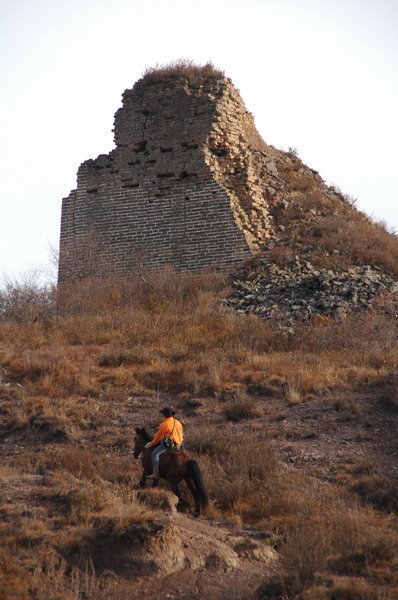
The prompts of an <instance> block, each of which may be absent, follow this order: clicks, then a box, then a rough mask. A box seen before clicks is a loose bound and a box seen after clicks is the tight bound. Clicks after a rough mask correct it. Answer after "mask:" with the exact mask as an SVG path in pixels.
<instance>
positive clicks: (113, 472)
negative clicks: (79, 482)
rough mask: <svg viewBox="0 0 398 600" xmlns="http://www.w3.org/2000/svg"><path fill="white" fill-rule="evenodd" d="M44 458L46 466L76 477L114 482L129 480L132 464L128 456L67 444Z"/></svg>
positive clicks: (127, 481) (126, 481)
mask: <svg viewBox="0 0 398 600" xmlns="http://www.w3.org/2000/svg"><path fill="white" fill-rule="evenodd" d="M46 460H47V465H48V466H47V468H51V470H53V471H59V470H62V471H66V472H69V473H71V474H72V475H74V476H75V477H77V478H78V479H85V480H88V481H95V480H97V479H98V478H100V479H103V480H106V481H110V482H114V483H129V482H131V476H132V472H131V470H132V465H131V461H130V460H129V459H128V457H123V456H119V455H118V454H117V453H110V454H107V453H105V452H104V451H103V450H102V449H99V448H91V447H90V448H88V447H87V448H80V447H77V446H68V447H66V448H63V449H62V450H55V451H54V452H53V454H52V455H50V456H49V457H47V459H46ZM44 467H45V465H43V468H44Z"/></svg>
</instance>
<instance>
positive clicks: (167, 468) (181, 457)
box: [134, 427, 209, 516]
mask: <svg viewBox="0 0 398 600" xmlns="http://www.w3.org/2000/svg"><path fill="white" fill-rule="evenodd" d="M152 439H153V435H152V434H151V433H149V432H148V431H147V430H146V429H145V427H142V428H140V427H137V429H136V436H135V445H134V458H139V457H140V456H141V462H142V466H143V468H144V470H143V473H142V477H141V481H140V486H141V487H145V482H146V478H147V477H148V475H150V474H151V473H152V460H151V453H152V451H153V449H154V447H152V448H145V444H146V443H147V442H150V441H151V440H152ZM159 476H160V477H161V478H162V479H166V481H168V483H169V484H170V487H171V489H172V491H173V492H174V494H175V495H176V496H177V497H178V498H179V499H180V497H181V496H180V490H179V488H178V485H179V483H181V481H182V480H184V481H185V482H186V484H187V486H188V488H189V490H190V492H191V494H192V496H193V498H194V500H195V515H196V516H199V515H200V513H201V510H202V509H203V508H205V507H206V506H207V505H208V503H209V497H208V495H207V491H206V487H205V484H204V481H203V477H202V473H201V472H200V469H199V465H198V463H197V462H196V460H192V459H190V458H189V457H188V456H187V454H186V453H185V452H184V450H167V451H166V452H163V454H161V455H160V463H159ZM157 484H158V480H156V479H155V480H154V482H153V487H155V486H156V485H157Z"/></svg>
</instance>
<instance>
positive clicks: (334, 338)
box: [0, 269, 398, 600]
mask: <svg viewBox="0 0 398 600" xmlns="http://www.w3.org/2000/svg"><path fill="white" fill-rule="evenodd" d="M146 280H147V281H148V283H149V285H148V283H145V282H144V281H143V280H141V279H139V278H137V280H134V281H126V280H117V279H109V280H108V281H106V282H104V281H101V280H99V279H88V280H87V281H83V282H81V283H80V284H75V285H71V286H67V287H63V288H62V289H61V290H59V292H58V294H57V297H53V296H52V300H51V302H50V303H49V304H47V301H46V302H45V303H44V304H43V306H42V307H41V310H40V311H39V312H38V313H36V314H35V317H34V319H33V320H32V319H31V318H29V319H24V318H22V316H23V314H22V313H23V311H24V308H23V306H22V307H21V305H20V304H19V301H15V302H14V303H13V300H12V296H9V298H8V299H7V302H8V303H9V304H8V306H9V307H10V310H9V311H8V310H7V311H6V312H3V313H2V314H1V315H0V366H1V371H0V375H1V380H0V397H1V404H0V417H1V424H0V426H1V433H2V435H3V436H4V438H5V439H8V438H11V439H15V440H17V441H16V443H20V442H21V441H22V443H23V444H26V447H25V448H24V450H23V452H19V451H16V452H15V453H11V454H10V455H9V456H8V455H7V457H6V461H5V466H4V468H6V470H5V471H4V472H3V474H4V477H3V479H6V478H7V477H9V476H11V475H9V473H11V474H12V473H13V472H14V471H15V473H16V475H18V474H20V475H21V474H22V475H23V476H24V477H28V476H29V477H30V478H31V481H32V482H33V483H32V485H34V487H33V488H32V490H33V491H32V494H31V495H30V496H29V495H28V496H27V497H25V496H24V495H23V494H22V492H21V490H20V489H19V488H18V490H17V492H18V493H17V492H15V497H16V498H19V500H18V502H15V505H14V504H12V503H11V502H10V503H8V505H6V506H3V507H2V509H1V510H2V511H3V512H2V515H3V516H4V517H5V521H4V523H2V524H1V525H0V534H2V536H1V539H2V542H1V544H2V552H1V558H0V566H1V569H0V582H1V585H2V586H3V588H2V589H7V590H13V592H12V593H13V594H14V595H12V594H11V593H9V594H8V596H7V595H5V594H6V593H5V592H3V591H2V592H0V598H1V597H3V598H4V599H6V598H7V600H9V598H18V599H19V600H22V599H23V600H25V599H26V600H27V599H28V598H29V593H30V591H29V590H32V589H33V590H35V594H36V596H34V597H37V598H43V600H44V599H46V600H47V598H48V599H49V598H51V595H50V596H49V595H48V594H47V596H46V593H47V592H46V591H45V590H46V589H47V588H46V582H47V584H48V582H50V583H51V585H53V587H54V590H56V593H57V596H54V597H59V598H60V600H61V599H63V598H64V599H65V600H66V599H67V598H72V599H76V598H81V597H84V595H83V594H86V597H88V598H90V594H91V597H98V598H100V597H101V594H103V596H102V597H103V598H106V595H105V592H104V591H103V589H106V585H105V582H103V581H101V578H100V577H99V576H98V575H97V574H96V573H95V572H94V571H92V570H91V571H90V567H89V562H86V563H85V564H87V565H88V569H89V570H88V571H87V573H86V575H84V573H85V571H84V568H83V567H82V565H83V563H84V561H88V557H89V556H90V552H91V550H90V549H92V548H93V547H95V545H96V544H97V541H98V537H96V535H97V533H98V531H99V535H100V538H101V542H104V540H105V543H106V544H108V546H107V547H108V548H109V547H111V546H112V544H113V543H114V541H115V540H116V541H117V540H119V539H120V536H123V532H124V531H125V528H126V527H128V526H129V525H128V524H129V523H130V524H131V523H138V524H139V523H141V522H142V520H144V521H145V522H146V521H149V520H150V519H151V518H152V517H151V514H150V511H149V512H148V510H147V509H146V507H145V506H140V505H139V504H136V502H135V498H134V491H133V490H132V482H133V481H138V480H139V476H140V466H139V464H137V463H132V461H131V457H129V455H128V452H129V450H130V449H131V444H132V438H131V431H130V429H129V426H130V425H131V423H130V422H128V423H127V421H126V419H127V416H128V415H130V414H131V412H133V413H134V410H135V408H134V406H136V405H134V402H135V401H137V402H138V404H137V406H138V407H139V409H140V411H141V410H142V409H143V408H144V407H145V399H146V398H147V397H148V396H149V397H150V398H152V400H153V398H154V397H155V396H156V394H162V393H163V392H164V393H165V394H167V396H166V397H168V398H170V396H171V395H172V396H171V398H172V399H173V401H174V400H175V401H176V402H179V403H180V406H181V410H184V408H183V407H184V406H185V405H186V406H187V414H189V415H190V416H189V420H190V423H189V424H188V425H187V430H188V431H189V436H187V439H188V442H187V444H188V449H189V450H190V452H191V453H192V454H193V455H194V456H196V457H197V458H198V461H199V463H200V467H201V470H202V471H203V474H204V478H205V481H206V484H207V486H208V488H209V494H210V498H211V506H210V509H209V517H210V518H211V519H213V520H224V519H226V520H229V521H230V522H232V523H234V524H235V525H242V524H244V525H245V526H250V527H251V528H253V531H256V532H258V534H259V535H263V536H264V539H265V540H267V541H266V543H269V544H271V545H272V546H274V547H275V548H277V549H278V555H279V556H280V561H281V569H282V570H281V573H280V574H279V575H278V578H277V579H276V580H275V581H273V582H272V585H273V586H274V588H273V589H274V590H277V591H276V592H275V594H279V595H274V597H279V598H293V597H295V596H296V597H303V598H304V597H307V598H311V594H313V596H312V597H313V598H315V597H316V595H314V594H315V592H314V590H317V591H316V593H318V594H319V597H320V598H322V597H325V598H333V597H336V598H345V597H346V598H348V597H350V596H349V595H348V594H349V593H351V592H352V590H355V589H356V590H359V589H363V590H365V592H364V593H368V595H369V597H371V598H373V597H374V598H375V599H376V600H381V599H382V598H393V596H391V594H390V592H391V589H393V586H395V585H397V584H398V581H397V578H396V574H395V573H396V558H395V554H394V552H395V549H396V547H397V530H396V523H395V520H394V518H393V517H390V516H386V515H385V514H383V513H382V512H378V511H376V510H375V507H378V508H380V509H382V510H383V511H385V510H395V504H394V499H393V498H392V497H391V493H394V490H393V488H392V487H391V486H390V487H389V488H387V486H385V487H384V488H383V490H382V491H383V494H384V492H385V494H384V495H383V494H379V495H377V493H376V489H375V486H377V485H378V484H379V483H380V481H379V480H377V479H376V478H375V476H374V475H375V474H374V473H363V474H362V475H361V477H357V479H356V480H355V481H351V483H352V486H351V488H352V489H351V490H350V485H348V484H346V483H347V482H346V481H340V482H339V486H338V487H335V486H332V485H331V484H320V483H317V482H315V481H314V480H313V479H312V478H310V477H309V476H308V475H306V474H305V473H303V472H296V471H294V470H290V469H287V468H286V467H285V466H284V465H283V464H282V463H281V462H280V460H279V458H278V452H277V449H276V448H275V446H274V445H273V443H272V441H271V440H270V439H268V438H267V435H266V434H265V433H264V432H262V430H261V428H259V427H258V423H257V421H258V420H259V419H260V418H261V411H260V410H259V403H260V399H261V402H263V406H264V403H265V402H266V399H267V398H269V397H278V398H280V399H282V400H284V401H285V402H286V409H287V410H288V408H289V405H297V404H298V403H301V402H306V400H307V399H308V398H309V397H310V396H311V395H319V396H322V395H324V394H325V393H326V392H328V391H331V390H340V391H344V390H345V391H346V392H347V391H353V390H358V389H362V388H363V386H364V385H366V386H369V385H372V386H374V387H373V388H372V389H375V386H379V387H380V390H381V391H380V406H385V410H391V415H393V414H394V412H393V411H394V410H395V406H396V401H395V398H396V382H395V383H394V381H395V380H394V378H393V376H392V374H393V373H394V372H395V371H396V369H397V358H396V357H397V355H398V354H397V336H396V318H395V313H394V311H392V310H391V311H389V310H386V309H385V308H383V310H381V309H380V310H379V307H376V308H374V309H373V310H371V311H368V312H367V313H362V314H361V313H360V314H358V315H353V316H350V317H347V318H346V319H343V320H340V321H339V320H332V319H318V320H316V321H314V322H313V323H311V324H310V325H308V326H304V325H300V326H297V327H296V329H295V333H294V336H292V335H290V334H289V335H287V334H284V333H283V332H281V331H280V330H279V329H277V328H275V327H273V326H270V325H269V324H267V323H266V322H265V321H262V320H260V319H258V318H256V317H253V316H250V317H243V316H241V315H238V314H235V313H233V312H232V311H230V310H228V309H226V308H224V307H222V306H221V304H220V297H221V296H222V295H223V294H225V293H227V281H226V280H225V278H224V277H222V276H221V275H219V274H217V273H212V272H207V273H203V274H201V275H192V274H177V273H175V272H174V271H173V270H170V269H168V270H164V271H162V272H158V273H148V275H147V277H146ZM11 308H12V310H11ZM19 311H22V313H21V315H20V314H19ZM137 398H138V400H137ZM196 399H198V402H197V404H195V402H196ZM189 402H190V403H191V404H189ZM184 403H186V404H184ZM195 406H196V407H203V409H204V410H205V409H207V408H208V412H207V413H206V412H205V414H208V415H210V416H209V417H208V420H207V422H206V420H205V419H204V424H203V425H198V426H196V424H195V419H196V417H195V414H196V413H195V408H194V409H193V410H192V413H190V412H189V411H190V407H195ZM326 408H327V407H326ZM351 416H352V415H351ZM352 418H355V415H353V416H352ZM129 424H130V425H129ZM7 469H8V470H7ZM35 482H36V483H35ZM10 485H11V484H10ZM383 485H384V483H383ZM343 488H344V489H345V490H348V491H344V492H343V491H342V489H343ZM13 493H14V492H13ZM24 493H25V492H24ZM18 494H19V496H18ZM21 494H22V495H21ZM35 503H36V504H35ZM37 503H39V505H40V507H41V508H40V514H41V517H40V518H39V517H38V514H39V513H37V514H36V513H35V514H32V515H31V517H29V515H28V512H29V510H31V508H29V505H33V506H35V505H37ZM40 503H41V504H40ZM126 505H127V507H130V508H131V511H129V510H128V509H127V508H125V507H126ZM26 519H27V520H26ZM155 520H156V519H155ZM12 523H14V525H13V524H12ZM60 530H62V531H64V535H65V537H64V538H63V539H62V540H60V534H59V531H60ZM96 530H98V531H97V533H96ZM104 536H105V537H104ZM106 536H108V537H106ZM55 538H57V540H56V541H55ZM383 540H387V541H388V544H386V543H385V541H383ZM61 541H62V543H61ZM57 547H58V548H60V550H62V552H61V554H60V552H58V551H57V550H56V548H57ZM112 547H113V546H112ZM389 548H390V550H389ZM87 549H88V550H87ZM391 549H392V550H391ZM65 552H66V554H63V553H65ZM67 552H70V553H71V554H70V555H69V559H68V556H67ZM16 555H17V556H18V557H19V559H18V561H17V562H16V561H15V560H13V559H14V557H15V556H16ZM71 556H78V557H80V558H79V560H81V561H83V562H82V563H81V564H80V566H81V569H80V570H75V565H73V562H72V563H71V562H70V563H68V562H67V559H68V560H71V558H70V557H71ZM65 557H66V558H65ZM98 560H99V559H98ZM79 574H80V575H79ZM342 574H345V575H346V577H347V578H349V579H350V585H348V583H347V586H346V591H344V589H343V588H344V586H343V585H342V582H341V581H339V580H338V578H339V577H342ZM358 577H360V578H361V581H362V582H363V583H361V584H359V583H358V581H357V579H355V578H358ZM73 578H75V580H74V581H75V583H76V586H75V588H73V589H75V590H76V591H75V592H73V593H72V592H71V591H70V590H71V589H72V588H71V587H70V584H71V581H72V579H73ZM79 578H80V579H79ZM332 580H333V582H334V583H333V584H330V585H329V584H327V583H325V582H327V581H329V582H330V581H332ZM26 581H29V584H27V583H26ZM102 584H103V586H104V587H103V589H102V588H101V586H102ZM68 585H69V588H68ZM266 585H268V584H266ZM361 585H362V588H361V587H360V586H361ZM331 586H332V587H331ZM0 588H1V586H0ZM376 588H377V589H379V590H380V593H379V592H377V590H376ZM109 589H110V588H109ZM331 589H334V590H335V596H333V595H331V592H330V590H331ZM347 590H348V591H347ZM350 590H351V591H350ZM1 593H2V594H3V596H1ZM109 593H110V592H109ZM123 593H124V592H123ZM352 593H354V592H352ZM68 594H69V595H68ZM79 594H80V596H79ZM259 594H260V597H261V594H262V595H263V597H272V596H270V594H271V591H270V588H269V587H268V588H267V587H265V588H264V590H263V591H260V592H259ZM267 594H268V596H267ZM338 594H340V595H338ZM344 594H346V596H344ZM372 594H373V596H372ZM377 594H379V595H377ZM383 594H384V596H383ZM389 594H390V596H389ZM300 595H301V596H300ZM305 595H306V596H305ZM125 597H126V598H127V597H128V596H125ZM352 597H355V596H352ZM365 597H366V596H365Z"/></svg>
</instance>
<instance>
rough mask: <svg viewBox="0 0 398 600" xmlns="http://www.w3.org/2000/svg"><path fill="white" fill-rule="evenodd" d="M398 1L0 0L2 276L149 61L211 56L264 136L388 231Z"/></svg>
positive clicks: (42, 252) (48, 216)
mask: <svg viewBox="0 0 398 600" xmlns="http://www.w3.org/2000/svg"><path fill="white" fill-rule="evenodd" d="M397 31H398V1H397V0H372V1H371V0H211V1H210V0H200V1H198V2H193V1H190V0H150V1H149V0H139V1H137V0H67V1H66V0H3V2H2V3H1V7H0V61H1V62H0V99H1V110H0V133H1V136H0V165H1V166H0V171H1V180H2V183H1V192H2V197H1V217H0V283H1V280H2V279H4V275H6V276H7V277H8V278H12V279H17V278H20V277H21V276H22V275H23V274H25V273H27V272H29V271H31V270H32V269H46V265H47V264H48V263H49V262H50V252H49V248H50V247H53V248H56V247H57V246H58V241H59V229H60V217H61V212H60V211H61V201H62V198H63V197H64V196H67V195H68V194H69V192H70V191H71V190H72V189H74V188H75V187H76V173H77V169H78V167H79V165H80V164H81V163H82V162H83V161H84V160H87V159H89V158H96V157H97V156H98V154H101V153H108V152H109V151H110V150H111V149H112V148H113V147H114V144H113V134H112V131H111V130H112V127H113V117H114V113H115V112H116V110H117V109H118V108H119V107H120V106H121V95H122V92H123V90H124V89H126V88H131V87H133V85H134V83H135V82H136V81H137V80H138V79H139V78H140V77H141V75H142V73H143V71H144V70H145V68H146V67H148V66H154V65H156V64H159V63H160V64H164V63H168V62H170V61H173V60H175V59H178V58H187V59H191V60H193V61H194V62H196V63H198V64H204V63H206V62H207V61H208V60H211V61H212V62H213V64H214V65H215V66H216V67H218V68H220V69H223V70H224V71H225V74H226V75H227V76H228V77H231V78H232V81H233V82H234V84H235V86H236V87H238V88H239V90H240V92H241V95H242V98H243V100H244V102H245V104H246V107H247V108H248V110H250V112H252V114H253V116H254V119H255V123H256V125H257V129H258V130H259V132H260V134H261V135H262V137H263V138H264V140H265V141H266V142H267V143H268V144H271V145H273V146H275V147H277V148H280V149H282V150H288V148H289V147H292V148H296V149H297V150H298V153H299V155H300V157H301V159H302V160H303V161H304V163H306V164H307V165H308V166H310V167H312V168H314V169H316V170H317V171H319V173H320V175H321V176H322V177H323V178H324V179H325V180H326V182H327V183H328V184H330V185H336V186H338V187H339V188H340V189H341V190H342V191H343V192H344V193H346V194H348V195H350V196H352V197H354V198H356V199H357V206H358V208H360V210H363V211H364V212H366V213H367V214H368V215H370V216H372V217H373V218H374V219H375V220H384V221H386V223H387V224H388V226H389V227H390V228H393V229H394V230H398V166H397V163H398V151H397V148H398V145H397V143H398V116H397V110H398V35H397Z"/></svg>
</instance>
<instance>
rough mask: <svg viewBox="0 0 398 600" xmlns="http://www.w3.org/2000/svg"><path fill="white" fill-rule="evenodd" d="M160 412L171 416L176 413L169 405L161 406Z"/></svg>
mask: <svg viewBox="0 0 398 600" xmlns="http://www.w3.org/2000/svg"><path fill="white" fill-rule="evenodd" d="M160 413H161V414H162V415H164V416H165V417H172V416H173V415H175V414H176V413H175V411H174V410H173V409H172V408H170V406H165V407H164V408H162V410H161V411H160Z"/></svg>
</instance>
